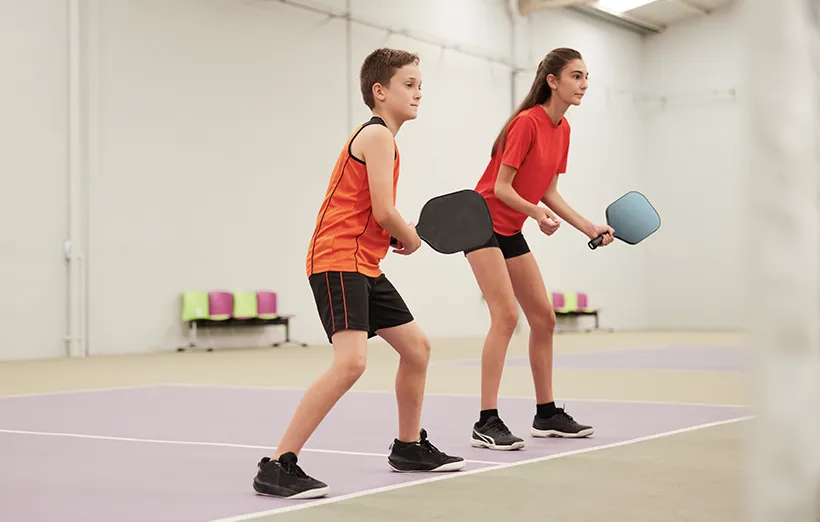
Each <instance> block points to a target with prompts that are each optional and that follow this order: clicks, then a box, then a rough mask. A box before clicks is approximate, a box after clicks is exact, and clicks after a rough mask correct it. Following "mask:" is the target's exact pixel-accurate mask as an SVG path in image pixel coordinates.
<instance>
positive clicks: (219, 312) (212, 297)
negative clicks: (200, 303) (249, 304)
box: [208, 291, 233, 321]
mask: <svg viewBox="0 0 820 522" xmlns="http://www.w3.org/2000/svg"><path fill="white" fill-rule="evenodd" d="M208 307H209V311H210V313H209V315H208V319H210V320H212V321H225V320H226V319H230V318H231V316H232V315H233V293H232V292H219V291H213V292H208Z"/></svg>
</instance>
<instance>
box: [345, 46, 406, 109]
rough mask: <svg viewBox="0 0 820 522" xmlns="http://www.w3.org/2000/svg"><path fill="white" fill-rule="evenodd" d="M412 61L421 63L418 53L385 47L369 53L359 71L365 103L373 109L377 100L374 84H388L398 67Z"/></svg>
mask: <svg viewBox="0 0 820 522" xmlns="http://www.w3.org/2000/svg"><path fill="white" fill-rule="evenodd" d="M411 63H415V64H418V63H419V57H418V55H417V54H414V53H411V52H408V51H402V50H400V49H388V48H385V47H383V48H381V49H376V50H375V51H373V52H372V53H370V54H369V55H367V58H365V59H364V62H363V63H362V68H361V71H360V72H359V80H360V83H361V89H362V98H363V99H364V103H365V105H367V106H368V107H369V108H371V109H373V108H374V107H375V106H376V100H374V99H373V85H375V84H377V83H380V84H382V85H385V86H386V85H387V84H388V83H389V82H390V79H391V78H393V75H394V74H396V70H397V69H400V68H402V67H404V66H405V65H409V64H411Z"/></svg>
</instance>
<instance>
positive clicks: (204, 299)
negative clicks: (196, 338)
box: [182, 291, 210, 323]
mask: <svg viewBox="0 0 820 522" xmlns="http://www.w3.org/2000/svg"><path fill="white" fill-rule="evenodd" d="M209 315H210V307H209V305H208V292H199V291H188V292H183V293H182V321H183V322H185V323H188V322H191V321H196V320H199V319H208V316H209Z"/></svg>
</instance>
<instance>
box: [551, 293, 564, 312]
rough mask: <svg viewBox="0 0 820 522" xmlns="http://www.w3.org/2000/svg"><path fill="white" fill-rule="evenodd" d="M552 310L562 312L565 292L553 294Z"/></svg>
mask: <svg viewBox="0 0 820 522" xmlns="http://www.w3.org/2000/svg"><path fill="white" fill-rule="evenodd" d="M552 308H553V309H554V310H561V309H562V308H564V293H563V292H553V293H552Z"/></svg>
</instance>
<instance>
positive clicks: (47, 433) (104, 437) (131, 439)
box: [0, 429, 504, 466]
mask: <svg viewBox="0 0 820 522" xmlns="http://www.w3.org/2000/svg"><path fill="white" fill-rule="evenodd" d="M0 433H8V434H13V435H41V436H47V437H70V438H75V439H94V440H114V441H120V442H145V443H149V444H178V445H182V446H216V447H222V448H243V449H259V450H266V451H272V450H275V449H276V446H254V445H251V444H231V443H227V442H196V441H187V440H160V439H140V438H134V437H112V436H108V435H84V434H81V433H60V432H52V431H26V430H5V429H0ZM302 451H307V452H311V453H329V454H332V455H354V456H358V457H380V458H387V456H388V455H387V453H366V452H361V451H343V450H327V449H314V448H302ZM465 462H468V463H470V464H488V465H490V466H497V465H499V464H504V463H503V462H495V461H488V460H467V461H465Z"/></svg>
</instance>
